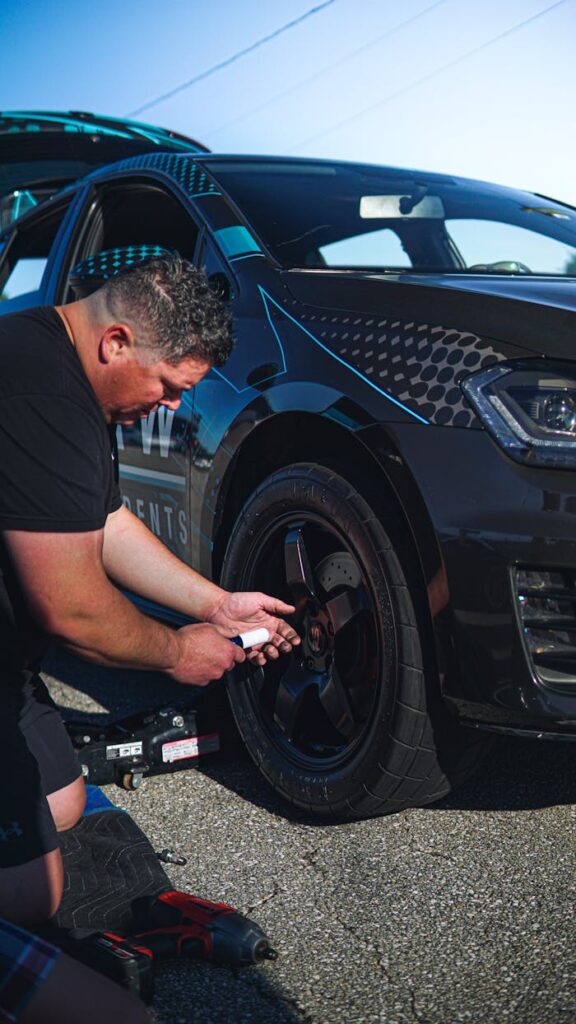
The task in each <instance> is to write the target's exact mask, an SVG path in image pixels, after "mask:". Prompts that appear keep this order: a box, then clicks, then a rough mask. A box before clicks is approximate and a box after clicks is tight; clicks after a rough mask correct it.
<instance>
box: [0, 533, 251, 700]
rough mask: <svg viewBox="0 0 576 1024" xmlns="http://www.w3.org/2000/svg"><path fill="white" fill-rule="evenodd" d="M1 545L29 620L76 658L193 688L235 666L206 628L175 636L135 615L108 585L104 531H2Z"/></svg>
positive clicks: (233, 652) (232, 652) (228, 649)
mask: <svg viewBox="0 0 576 1024" xmlns="http://www.w3.org/2000/svg"><path fill="white" fill-rule="evenodd" d="M4 539H5V543H6V547H7V549H8V552H9V554H10V557H11V560H12V563H13V565H14V569H15V572H16V574H17V576H18V578H19V581H20V583H21V586H22V589H23V591H24V594H25V596H26V599H27V602H28V606H29V609H30V612H31V614H32V617H33V619H34V620H35V621H36V622H37V623H38V625H39V626H40V627H41V628H42V629H44V630H45V632H47V633H49V634H50V635H51V636H52V637H54V639H55V640H56V641H57V642H59V643H61V644H63V645H64V646H65V647H67V648H68V649H70V650H72V651H73V652H74V653H76V654H78V655H80V657H83V658H86V659H87V660H89V661H94V662H96V663H97V664H101V665H107V666H113V667H120V668H143V669H156V670H159V671H162V672H167V673H168V674H169V675H171V676H173V678H175V679H177V680H178V681H179V682H184V683H194V684H196V685H202V684H203V683H206V682H208V681H209V680H210V679H218V678H220V676H222V675H223V673H224V672H225V671H227V670H228V669H230V668H232V666H233V664H234V662H235V660H236V661H241V660H242V656H241V657H238V653H237V652H238V651H239V649H238V648H236V647H235V646H234V645H233V644H230V643H229V642H228V641H227V640H225V639H224V637H222V636H221V635H220V634H219V633H218V631H217V629H215V628H214V627H212V626H209V625H198V626H186V627H184V628H183V629H181V630H177V631H175V630H172V629H170V628H168V627H166V626H163V625H161V624H160V623H158V622H155V621H154V620H153V619H150V618H148V617H147V616H145V615H142V614H141V613H140V612H139V611H138V610H137V609H136V608H135V607H134V605H133V604H132V603H131V602H130V601H129V600H128V599H127V598H126V597H124V595H123V594H122V593H121V592H120V591H119V590H118V589H117V588H116V587H115V586H114V585H113V584H112V583H111V582H110V579H109V578H108V575H107V573H106V570H105V568H104V565H103V563H102V548H103V541H104V531H103V530H98V531H94V532H90V533H32V532H28V531H23V530H6V531H4ZM242 653H243V652H240V654H241V655H242Z"/></svg>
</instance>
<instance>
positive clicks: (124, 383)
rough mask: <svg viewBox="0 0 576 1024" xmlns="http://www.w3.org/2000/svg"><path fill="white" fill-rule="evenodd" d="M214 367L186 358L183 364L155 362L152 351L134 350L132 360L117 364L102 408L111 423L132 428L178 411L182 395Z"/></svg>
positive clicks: (104, 390) (113, 368)
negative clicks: (161, 411)
mask: <svg viewBox="0 0 576 1024" xmlns="http://www.w3.org/2000/svg"><path fill="white" fill-rule="evenodd" d="M210 365H211V364H210V363H208V362H206V361H205V360H202V359H194V358H192V357H186V358H185V359H182V360H181V361H180V362H179V363H176V364H174V363H167V362H165V361H164V360H159V361H157V360H155V358H154V355H153V354H152V353H150V352H149V351H148V352H146V351H144V352H140V351H139V350H136V349H133V350H132V351H131V353H130V357H129V358H126V357H125V358H124V359H123V360H122V361H121V362H118V361H116V362H114V363H113V364H112V365H111V366H110V374H109V376H108V379H107V381H106V386H105V388H104V389H103V393H102V394H101V395H100V396H99V398H100V405H101V407H102V411H103V412H104V416H105V418H106V420H107V422H108V423H123V424H127V425H128V424H131V423H134V422H135V421H136V420H138V419H140V418H141V417H142V416H146V415H147V414H148V413H150V412H152V411H153V410H155V409H157V408H158V406H160V405H164V406H166V408H168V409H177V408H178V406H179V405H180V401H181V398H182V392H183V391H188V390H189V388H193V387H194V386H195V384H198V382H199V381H200V380H202V378H203V377H204V376H205V375H206V374H207V373H208V371H209V369H210Z"/></svg>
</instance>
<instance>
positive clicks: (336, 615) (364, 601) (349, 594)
mask: <svg viewBox="0 0 576 1024" xmlns="http://www.w3.org/2000/svg"><path fill="white" fill-rule="evenodd" d="M325 608H326V611H327V612H328V615H329V616H330V621H331V623H332V626H333V627H334V633H338V631H339V630H341V629H343V628H344V626H347V625H348V623H349V622H350V621H351V620H352V619H353V618H354V617H355V616H356V615H359V614H360V612H363V611H365V610H366V609H367V608H368V595H367V594H366V590H365V588H364V587H362V586H360V587H356V588H355V589H354V590H345V591H344V592H343V593H342V594H338V596H337V597H332V598H331V599H330V600H329V601H327V602H326V605H325Z"/></svg>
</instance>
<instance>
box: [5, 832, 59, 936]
mask: <svg viewBox="0 0 576 1024" xmlns="http://www.w3.org/2000/svg"><path fill="white" fill-rule="evenodd" d="M63 883H64V874H63V868H62V857H61V855H60V850H51V852H50V853H46V854H44V856H42V857H37V858H36V859H35V860H31V861H28V863H26V864H18V865H16V866H15V867H10V868H0V917H5V918H6V919H7V920H8V921H12V922H14V924H19V925H22V926H24V927H30V926H31V925H35V924H41V923H43V922H45V921H48V920H49V919H50V918H51V917H53V915H54V914H55V913H56V911H57V910H58V907H59V906H60V900H61V899H62V889H63Z"/></svg>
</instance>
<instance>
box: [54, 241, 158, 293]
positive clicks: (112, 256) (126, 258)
mask: <svg viewBox="0 0 576 1024" xmlns="http://www.w3.org/2000/svg"><path fill="white" fill-rule="evenodd" d="M169 255H170V253H169V251H168V249H164V248H163V247H162V246H161V245H126V246H122V247H117V248H115V249H104V250H102V252H97V253H95V255H94V256H88V257H87V258H86V259H85V260H82V261H81V262H80V263H77V264H76V266H75V267H74V268H73V269H72V270H71V271H70V276H69V280H70V284H71V285H72V286H74V285H75V284H81V283H82V282H84V281H89V280H91V279H97V280H99V281H102V282H104V281H107V280H108V278H110V277H112V276H113V275H114V274H117V273H118V271H120V270H125V269H127V268H128V267H133V266H135V265H136V264H137V263H142V262H143V261H144V260H149V259H152V258H153V257H154V256H169Z"/></svg>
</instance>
